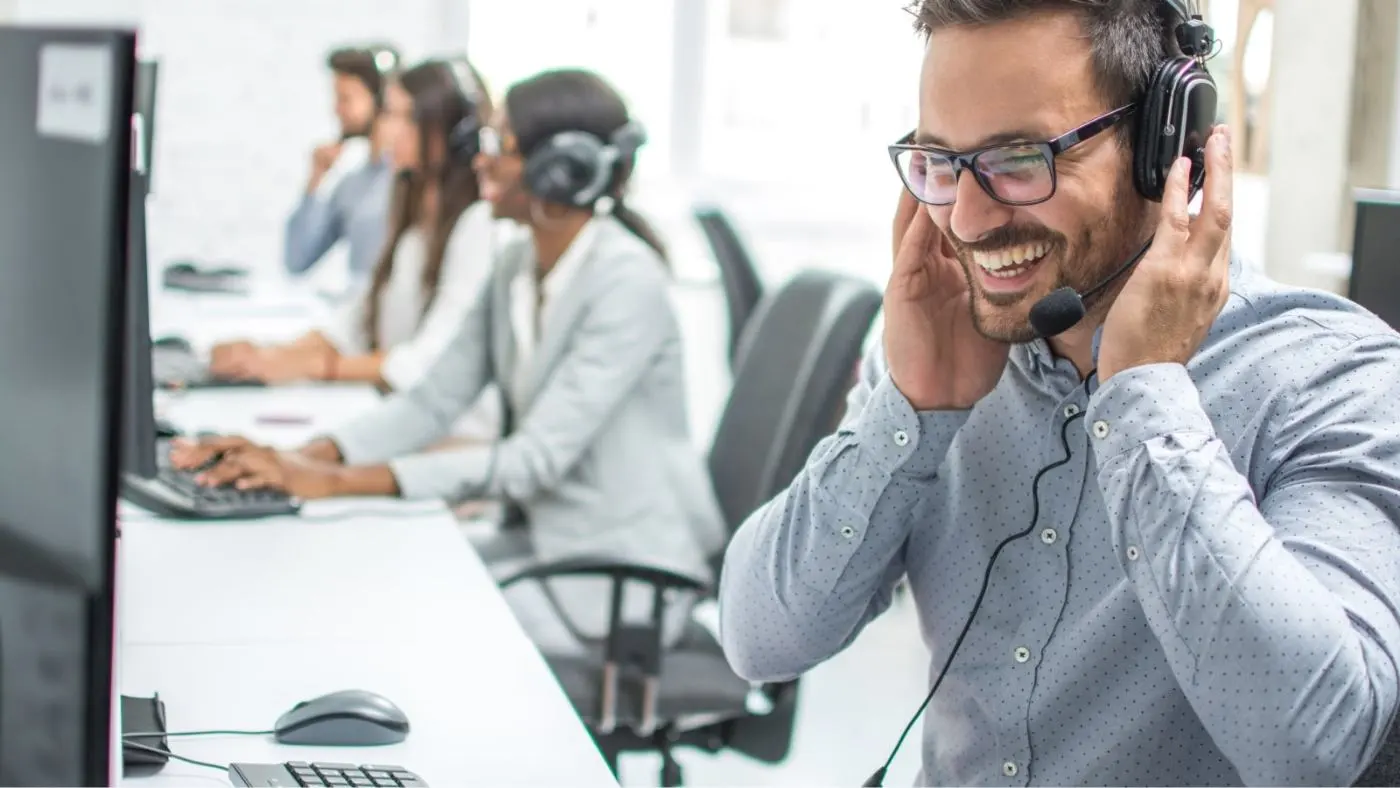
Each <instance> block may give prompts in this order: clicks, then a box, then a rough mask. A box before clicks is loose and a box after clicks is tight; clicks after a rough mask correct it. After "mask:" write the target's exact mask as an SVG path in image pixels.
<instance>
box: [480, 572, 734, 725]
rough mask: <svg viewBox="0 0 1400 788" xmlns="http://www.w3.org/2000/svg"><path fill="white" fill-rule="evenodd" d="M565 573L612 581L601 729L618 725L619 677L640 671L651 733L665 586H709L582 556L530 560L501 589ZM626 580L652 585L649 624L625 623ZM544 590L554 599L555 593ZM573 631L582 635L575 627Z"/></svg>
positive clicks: (693, 588)
mask: <svg viewBox="0 0 1400 788" xmlns="http://www.w3.org/2000/svg"><path fill="white" fill-rule="evenodd" d="M562 577H597V578H607V579H608V580H610V581H611V582H612V597H611V602H610V607H611V615H610V616H609V619H608V634H607V637H606V639H605V642H604V646H603V664H602V673H601V677H600V678H601V681H602V688H601V692H600V693H599V700H600V701H601V702H600V704H599V705H600V706H601V707H602V708H600V709H599V715H598V716H599V721H598V728H599V730H600V732H602V733H604V734H607V733H611V732H612V731H613V729H614V728H615V727H616V726H617V701H618V695H619V689H618V683H619V681H620V680H621V679H623V678H625V677H626V676H625V675H624V674H628V675H632V676H637V675H638V674H640V675H639V677H640V679H641V682H642V694H641V709H640V710H639V712H640V713H639V717H640V718H641V724H640V730H639V731H638V732H639V733H640V734H641V735H643V736H648V735H650V734H651V733H652V731H654V730H655V728H656V706H657V698H658V693H659V681H660V676H661V661H662V656H663V654H662V652H663V645H662V627H663V622H664V621H665V620H666V617H665V613H666V604H667V601H668V600H667V599H666V592H667V591H670V590H672V589H676V590H680V591H694V592H697V593H700V594H705V593H708V592H709V587H708V586H707V585H706V584H704V583H701V582H700V581H698V580H695V579H694V578H690V577H686V576H684V575H679V574H676V573H675V572H670V571H667V570H665V569H657V568H655V567H649V566H642V565H640V564H629V563H625V562H622V561H618V560H617V559H613V558H602V557H587V556H585V557H578V558H566V559H562V560H559V561H550V562H547V563H540V564H535V565H533V566H528V567H526V568H524V569H522V570H520V571H518V572H515V573H514V574H512V575H510V576H508V577H506V578H503V579H502V580H500V581H498V583H497V584H498V585H499V586H500V587H501V589H502V590H504V589H507V588H509V587H510V586H512V585H514V584H516V583H519V582H521V581H523V580H549V579H554V578H562ZM628 581H637V582H642V583H645V584H647V585H649V586H651V590H652V595H653V596H652V606H651V621H649V622H648V623H645V624H627V623H624V622H623V620H622V601H623V591H624V587H625V585H626V583H627V582H628ZM546 593H547V595H548V596H549V598H550V600H551V602H552V603H553V602H554V597H553V595H552V594H549V593H548V588H547V587H546ZM554 607H555V609H556V612H557V613H558V614H559V616H560V618H561V619H563V620H564V623H565V625H566V626H568V627H569V629H570V630H571V631H574V630H573V626H572V625H571V624H569V623H568V620H567V618H566V617H565V614H564V611H563V610H561V609H559V605H558V604H557V603H554ZM574 635H575V637H578V638H579V639H580V640H583V639H584V638H583V637H582V636H581V635H580V633H578V632H577V631H574Z"/></svg>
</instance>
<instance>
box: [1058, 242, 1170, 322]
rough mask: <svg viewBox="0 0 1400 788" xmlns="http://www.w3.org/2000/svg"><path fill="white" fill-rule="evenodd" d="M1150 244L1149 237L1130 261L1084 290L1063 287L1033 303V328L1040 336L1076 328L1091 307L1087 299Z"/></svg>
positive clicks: (1143, 252)
mask: <svg viewBox="0 0 1400 788" xmlns="http://www.w3.org/2000/svg"><path fill="white" fill-rule="evenodd" d="M1151 248H1152V240H1151V239H1148V241H1147V243H1145V244H1143V247H1142V249H1141V250H1139V251H1138V253H1137V254H1135V255H1133V256H1132V257H1130V258H1128V262H1126V263H1123V264H1122V265H1120V266H1118V269H1117V270H1116V271H1114V272H1113V273H1112V274H1109V275H1108V277H1107V278H1105V279H1104V280H1103V281H1102V282H1099V283H1098V284H1096V285H1094V286H1093V287H1092V288H1090V289H1088V290H1086V291H1084V293H1082V294H1081V293H1078V292H1076V291H1075V289H1074V288H1072V287H1060V288H1056V289H1055V290H1054V291H1052V292H1051V293H1050V294H1049V295H1047V296H1045V297H1044V298H1042V299H1040V300H1039V301H1036V302H1035V304H1033V305H1032V306H1031V328H1033V329H1035V333H1036V335H1037V336H1039V337H1040V338H1041V339H1049V338H1050V337H1053V336H1056V335H1058V334H1063V333H1064V332H1066V331H1068V330H1070V329H1071V328H1074V327H1075V325H1077V324H1078V323H1079V321H1081V320H1083V319H1084V315H1085V313H1086V312H1087V311H1088V309H1087V307H1085V306H1084V299H1086V298H1089V297H1091V296H1093V295H1094V294H1096V293H1098V292H1099V291H1100V290H1102V289H1104V288H1105V287H1108V286H1109V285H1110V284H1112V283H1113V280H1115V279H1117V278H1118V277H1120V276H1122V275H1123V274H1124V273H1125V272H1126V271H1127V270H1128V269H1129V268H1132V267H1133V265H1135V264H1136V263H1137V262H1138V261H1139V260H1141V259H1142V257H1143V255H1145V254H1147V250H1148V249H1151Z"/></svg>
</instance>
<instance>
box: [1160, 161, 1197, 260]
mask: <svg viewBox="0 0 1400 788" xmlns="http://www.w3.org/2000/svg"><path fill="white" fill-rule="evenodd" d="M1190 191H1191V160H1190V159H1187V158H1179V159H1177V160H1176V162H1175V163H1174V164H1172V168H1171V172H1170V173H1169V174H1168V175H1167V183H1166V188H1164V189H1163V190H1162V217H1161V219H1160V220H1159V221H1158V222H1157V234H1156V235H1155V236H1153V238H1152V250H1153V252H1154V253H1156V254H1159V255H1162V256H1163V257H1164V259H1167V260H1175V259H1178V258H1179V257H1180V256H1181V253H1182V252H1183V251H1184V250H1185V248H1186V241H1187V239H1188V237H1189V234H1190V231H1191V217H1190V216H1189V215H1188V214H1187V212H1186V206H1187V203H1188V202H1189V201H1190Z"/></svg>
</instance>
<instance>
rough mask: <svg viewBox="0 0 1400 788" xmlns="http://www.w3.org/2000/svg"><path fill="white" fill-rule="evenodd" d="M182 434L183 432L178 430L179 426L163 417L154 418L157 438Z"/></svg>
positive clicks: (176, 436) (174, 436)
mask: <svg viewBox="0 0 1400 788" xmlns="http://www.w3.org/2000/svg"><path fill="white" fill-rule="evenodd" d="M183 434H184V433H183V432H181V431H180V428H179V427H176V426H175V425H174V424H172V423H170V422H168V421H166V420H165V419H159V418H158V419H156V437H157V438H178V437H180V436H181V435H183Z"/></svg>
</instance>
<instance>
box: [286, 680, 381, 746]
mask: <svg viewBox="0 0 1400 788" xmlns="http://www.w3.org/2000/svg"><path fill="white" fill-rule="evenodd" d="M274 733H275V734H276V737H277V741H279V742H281V743H283V744H315V745H323V746H328V747H369V746H374V745H378V744H396V743H398V742H401V741H403V740H404V737H406V736H408V717H407V716H405V715H404V713H403V711H402V710H400V709H399V707H398V706H395V705H394V704H393V703H392V702H390V701H389V700H388V699H387V698H384V697H382V696H380V695H376V694H374V693H373V692H366V691H364V690H342V691H340V692H332V693H330V694H329V695H322V696H321V697H319V698H312V699H311V700H305V701H302V702H301V703H298V704H297V705H295V706H293V707H292V709H291V711H288V712H287V713H286V714H283V715H282V716H281V717H278V718H277V725H276V726H275V728H274Z"/></svg>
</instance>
